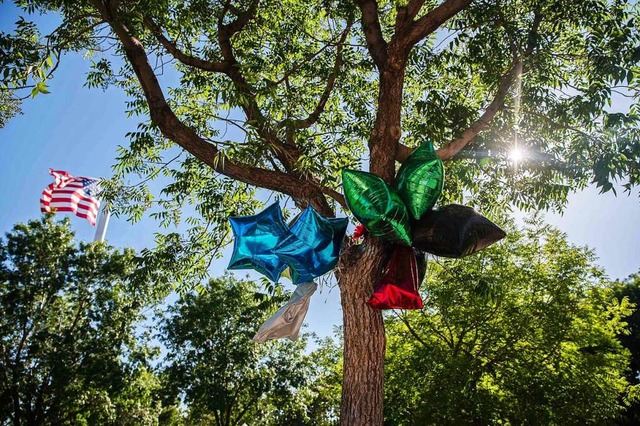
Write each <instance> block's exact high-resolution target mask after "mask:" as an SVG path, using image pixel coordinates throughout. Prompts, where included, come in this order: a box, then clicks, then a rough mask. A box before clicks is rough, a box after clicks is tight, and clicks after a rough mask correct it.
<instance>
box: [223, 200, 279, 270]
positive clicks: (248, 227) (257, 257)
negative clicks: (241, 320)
mask: <svg viewBox="0 0 640 426" xmlns="http://www.w3.org/2000/svg"><path fill="white" fill-rule="evenodd" d="M229 222H231V229H232V230H233V235H234V236H235V240H234V244H233V254H232V255H231V261H230V262H229V266H228V269H248V268H253V269H255V270H256V271H258V272H260V273H262V274H264V275H265V276H267V277H268V278H269V279H270V280H272V281H274V282H277V281H278V278H280V274H281V273H282V271H283V270H284V269H285V268H286V267H287V265H286V264H285V263H284V262H283V261H282V260H280V259H279V258H278V256H277V255H276V254H275V253H274V252H273V249H274V248H275V247H276V246H277V245H278V243H279V242H280V241H281V240H282V239H283V238H284V237H286V236H287V235H288V234H289V229H288V227H287V224H286V223H285V222H284V219H283V218H282V211H281V210H280V205H278V203H277V202H276V203H273V204H271V205H270V206H269V207H267V208H266V209H264V210H263V211H262V212H260V213H258V214H257V215H254V216H245V217H231V218H229Z"/></svg>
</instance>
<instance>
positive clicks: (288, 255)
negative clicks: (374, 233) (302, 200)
mask: <svg viewBox="0 0 640 426" xmlns="http://www.w3.org/2000/svg"><path fill="white" fill-rule="evenodd" d="M347 225H348V220H347V219H346V218H341V219H331V218H326V217H323V216H321V215H319V214H318V213H317V212H316V211H315V210H314V209H313V207H311V206H309V207H307V208H306V209H305V210H304V211H303V212H302V214H301V215H300V216H299V217H298V219H297V220H296V221H295V223H294V224H293V226H292V227H291V230H290V232H289V234H288V235H287V236H286V237H284V238H283V239H282V240H281V241H280V242H279V243H278V245H277V246H276V247H275V249H274V253H275V254H276V255H277V256H278V257H279V258H280V259H281V260H282V261H284V262H285V263H286V264H287V265H288V266H289V270H290V271H291V281H293V283H294V284H298V283H303V282H307V281H311V280H312V279H313V278H315V277H319V276H320V275H323V274H326V273H327V272H329V271H330V270H332V269H333V268H334V267H335V266H336V264H337V263H338V257H339V255H340V246H341V245H342V240H343V239H344V235H345V233H346V231H347Z"/></svg>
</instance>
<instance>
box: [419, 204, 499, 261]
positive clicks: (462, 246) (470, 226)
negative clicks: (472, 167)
mask: <svg viewBox="0 0 640 426" xmlns="http://www.w3.org/2000/svg"><path fill="white" fill-rule="evenodd" d="M505 236H506V233H505V232H504V231H503V230H502V229H500V227H498V226H497V225H496V224H495V223H493V222H491V221H490V220H489V219H487V218H486V217H484V216H482V215H481V214H480V213H478V212H477V211H475V210H474V209H472V208H471V207H466V206H461V205H458V204H450V205H448V206H444V207H441V208H440V209H438V210H433V211H431V212H429V213H427V214H426V215H424V217H422V218H421V219H420V220H419V221H416V222H414V223H413V246H414V247H415V248H417V249H418V250H423V251H426V252H428V253H431V254H435V255H436V256H443V257H464V256H468V255H470V254H473V253H476V252H478V251H480V250H482V249H484V248H486V247H489V246H490V245H491V244H493V243H495V242H496V241H499V240H501V239H503V238H504V237H505Z"/></svg>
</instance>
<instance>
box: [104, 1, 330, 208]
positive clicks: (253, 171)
mask: <svg viewBox="0 0 640 426" xmlns="http://www.w3.org/2000/svg"><path fill="white" fill-rule="evenodd" d="M92 2H93V4H94V6H95V7H96V8H97V9H98V11H99V12H100V14H101V15H102V16H103V18H104V20H105V21H107V22H108V23H109V25H110V27H111V28H112V30H113V32H114V33H115V34H116V36H117V37H118V39H119V40H120V42H121V43H122V47H123V49H124V51H125V54H126V56H127V59H128V61H129V62H130V64H131V66H132V68H133V70H134V72H135V73H136V76H137V78H138V81H139V83H140V86H141V87H142V90H143V92H144V96H145V98H146V101H147V104H148V106H149V113H150V116H151V120H152V121H153V123H154V124H156V125H157V126H158V128H159V129H160V131H161V132H162V134H163V135H164V136H165V137H167V138H169V139H170V140H172V141H174V142H175V143H177V144H178V145H180V146H181V147H183V148H184V149H185V150H187V151H188V152H189V153H191V154H192V155H194V156H195V157H196V158H198V159H200V160H201V161H203V162H204V163H205V164H207V165H208V166H210V167H211V168H212V169H214V170H215V171H217V172H219V173H221V174H223V175H225V176H228V177H230V178H233V179H235V180H238V181H240V182H244V183H247V184H250V185H254V186H258V187H261V188H265V189H269V190H272V191H278V192H282V193H285V194H288V195H290V196H291V197H293V198H295V199H298V200H305V201H306V202H308V203H310V204H312V205H313V206H314V207H315V208H316V209H317V210H318V211H319V212H320V213H322V214H324V215H328V216H333V214H334V213H333V210H332V209H331V208H330V207H329V205H328V204H327V202H326V199H325V198H324V195H322V191H321V190H320V188H319V187H318V185H317V184H315V183H313V182H309V181H305V180H301V179H298V178H296V177H294V176H292V175H290V174H286V173H281V172H277V171H272V170H266V169H261V168H259V167H253V166H248V165H243V164H238V163H235V162H232V161H230V160H226V159H223V160H224V161H222V160H220V161H218V160H219V156H220V155H223V153H222V152H220V151H218V149H217V148H216V147H214V146H213V145H211V144H209V143H207V142H206V141H205V140H204V139H203V138H202V137H200V136H199V135H198V134H197V133H196V132H195V131H194V130H193V129H192V128H190V127H188V126H186V125H185V124H184V123H182V121H180V119H179V118H178V117H177V116H176V115H175V113H174V112H173V110H172V109H171V107H170V106H169V104H168V103H167V101H166V99H165V97H164V93H163V91H162V88H161V86H160V84H159V82H158V79H157V78H156V75H155V74H154V72H153V69H152V68H151V65H150V64H149V60H148V57H147V54H146V52H145V49H144V46H143V45H142V43H141V42H140V40H138V39H137V38H136V37H134V36H133V35H132V34H131V33H130V32H129V30H128V28H127V27H126V26H125V25H124V24H123V23H121V22H120V21H119V20H118V19H117V18H116V17H115V16H114V14H113V13H112V11H111V10H110V9H108V7H107V6H106V5H105V4H104V3H103V2H101V1H100V0H92ZM233 28H237V26H233ZM230 31H232V30H229V31H227V32H225V35H226V36H230ZM227 40H228V39H227Z"/></svg>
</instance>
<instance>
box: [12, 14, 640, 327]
mask: <svg viewBox="0 0 640 426" xmlns="http://www.w3.org/2000/svg"><path fill="white" fill-rule="evenodd" d="M16 19H17V11H16V9H15V8H14V6H13V5H12V4H7V3H3V4H0V31H4V32H9V31H11V30H12V29H13V23H14V22H15V21H16ZM43 19H44V21H45V23H47V24H49V25H51V23H52V22H54V20H52V19H50V18H43ZM63 59H64V60H63V61H62V64H61V66H60V68H59V69H58V71H57V73H56V76H55V78H54V79H53V80H52V81H51V82H50V91H51V94H50V95H40V96H37V97H36V98H35V99H29V100H26V101H25V102H24V104H23V111H24V114H23V115H21V116H18V117H16V118H14V119H13V120H12V121H11V122H9V124H8V125H7V126H6V127H5V128H4V129H0V171H1V172H2V179H0V200H2V204H1V208H0V232H2V233H4V232H6V231H8V230H10V229H11V227H12V226H13V225H14V224H15V223H17V222H21V221H27V220H29V219H34V218H38V217H39V216H40V211H39V198H40V194H41V192H42V189H43V188H44V187H45V186H46V185H48V184H49V183H50V182H51V177H50V176H49V174H48V170H49V168H50V167H52V168H54V169H62V170H67V171H69V172H70V173H72V174H75V175H86V176H110V173H111V166H112V165H113V163H114V157H115V154H116V147H117V146H118V145H126V144H127V139H126V138H125V137H124V135H125V133H126V132H128V131H131V130H133V129H135V126H136V125H137V123H138V119H136V118H131V119H128V118H127V117H126V116H125V113H124V109H125V108H124V104H125V101H126V97H125V95H124V94H123V92H122V91H121V90H119V89H116V88H111V89H109V90H107V91H106V92H104V91H102V90H100V89H87V88H84V87H83V84H84V81H85V74H86V73H87V71H88V69H89V61H88V60H86V59H84V58H83V57H82V56H80V55H77V54H76V55H67V56H65V57H64V58H63ZM621 192H622V191H619V194H620V193H621ZM517 216H520V215H517ZM546 218H547V221H548V222H549V223H551V224H552V225H555V226H556V227H558V228H559V229H561V230H562V231H564V232H566V233H567V234H568V236H569V239H570V240H571V241H572V242H573V243H574V244H577V245H587V246H589V247H590V248H593V249H594V250H595V251H596V254H597V255H598V257H599V264H600V265H602V266H603V267H604V268H605V270H606V271H607V273H608V275H609V276H611V277H612V278H624V277H626V276H628V275H629V274H631V273H634V272H636V271H638V269H640V256H639V253H640V226H638V225H639V224H640V200H639V198H638V191H635V192H634V194H632V195H631V196H627V195H626V194H621V195H618V197H615V196H614V195H613V194H612V193H607V194H601V195H600V194H598V190H597V189H595V188H587V189H586V190H585V191H582V192H580V193H577V194H573V195H571V196H570V201H569V204H568V206H567V209H566V211H565V212H564V214H563V215H559V214H546ZM72 224H73V228H74V229H75V231H76V233H77V238H79V239H81V240H84V241H90V240H92V239H93V234H94V228H93V227H91V226H90V225H89V223H88V222H87V221H86V220H82V219H79V218H76V217H72ZM158 231H160V229H159V226H158V225H157V223H156V222H154V221H152V220H142V221H140V222H137V223H135V224H131V223H129V222H127V221H126V220H125V219H124V218H112V219H111V223H110V226H109V229H108V233H107V240H108V242H109V243H110V244H112V245H114V246H117V247H124V246H131V247H134V248H137V249H140V248H142V247H145V246H151V245H152V244H153V234H154V233H155V232H158ZM229 257H230V252H229V250H226V251H225V256H224V257H223V258H222V259H220V260H217V261H215V262H214V267H213V274H214V275H218V274H221V273H222V272H223V271H224V268H225V266H226V265H227V263H228V261H229ZM253 276H255V275H253ZM340 322H341V312H340V306H339V296H338V291H337V289H335V288H334V289H332V290H330V291H329V289H328V288H327V287H325V288H323V289H322V292H321V293H318V294H316V295H315V296H314V298H313V299H312V301H311V307H310V310H309V314H308V317H307V324H308V326H309V328H308V329H309V330H310V331H315V332H317V333H319V334H320V335H328V334H330V333H331V331H332V326H333V325H335V324H338V323H340ZM257 327H258V325H256V329H257Z"/></svg>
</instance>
